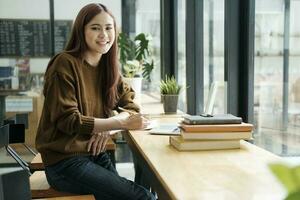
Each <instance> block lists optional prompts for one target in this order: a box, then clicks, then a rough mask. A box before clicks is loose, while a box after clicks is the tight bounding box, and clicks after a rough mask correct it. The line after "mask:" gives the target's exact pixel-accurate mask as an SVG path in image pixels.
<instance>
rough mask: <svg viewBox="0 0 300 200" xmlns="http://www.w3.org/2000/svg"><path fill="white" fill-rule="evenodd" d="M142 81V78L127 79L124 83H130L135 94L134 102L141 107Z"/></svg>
mask: <svg viewBox="0 0 300 200" xmlns="http://www.w3.org/2000/svg"><path fill="white" fill-rule="evenodd" d="M142 79H143V78H140V77H135V78H125V77H124V79H123V80H124V81H125V82H126V83H128V84H129V85H130V86H131V87H132V89H133V90H134V92H135V99H134V102H135V103H137V104H139V105H141V96H142Z"/></svg>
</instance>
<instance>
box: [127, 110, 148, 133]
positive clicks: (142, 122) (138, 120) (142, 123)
mask: <svg viewBox="0 0 300 200" xmlns="http://www.w3.org/2000/svg"><path fill="white" fill-rule="evenodd" d="M148 124H149V121H148V120H147V119H146V118H144V117H143V116H142V115H141V114H134V115H130V116H129V117H127V118H126V119H125V120H124V122H123V125H124V128H125V129H127V130H137V129H144V128H146V127H147V125H148Z"/></svg>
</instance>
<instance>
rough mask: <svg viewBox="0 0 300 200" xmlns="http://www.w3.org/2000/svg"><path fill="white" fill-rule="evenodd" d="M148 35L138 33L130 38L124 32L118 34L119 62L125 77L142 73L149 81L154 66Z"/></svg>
mask: <svg viewBox="0 0 300 200" xmlns="http://www.w3.org/2000/svg"><path fill="white" fill-rule="evenodd" d="M149 42H150V36H147V35H145V34H144V33H140V34H138V35H137V36H135V37H134V39H133V40H132V39H130V37H128V35H126V34H125V33H120V34H119V36H118V47H119V53H120V62H121V64H122V65H123V71H124V76H125V77H129V78H132V77H137V76H140V75H142V76H143V77H144V78H146V79H147V80H148V81H151V78H150V75H151V72H152V70H153V68H154V61H153V58H152V55H151V51H150V47H149Z"/></svg>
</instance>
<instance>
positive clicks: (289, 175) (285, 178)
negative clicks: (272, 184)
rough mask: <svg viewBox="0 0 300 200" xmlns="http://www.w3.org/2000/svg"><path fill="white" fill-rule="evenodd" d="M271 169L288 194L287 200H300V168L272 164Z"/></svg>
mask: <svg viewBox="0 0 300 200" xmlns="http://www.w3.org/2000/svg"><path fill="white" fill-rule="evenodd" d="M270 169H271V171H272V172H273V174H275V176H276V177H277V178H278V179H279V180H280V182H281V183H282V185H283V186H284V187H285V188H286V190H287V192H288V195H287V197H286V198H285V200H298V199H300V166H296V167H289V166H287V165H284V164H271V165H270Z"/></svg>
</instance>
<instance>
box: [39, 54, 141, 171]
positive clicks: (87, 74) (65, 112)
mask: <svg viewBox="0 0 300 200" xmlns="http://www.w3.org/2000/svg"><path fill="white" fill-rule="evenodd" d="M99 73H100V68H99V67H93V66H91V65H89V64H88V63H87V62H85V61H82V60H81V59H78V58H75V57H73V56H72V55H70V54H67V53H61V54H59V55H57V56H56V57H55V58H54V59H52V60H51V61H50V68H49V70H47V72H46V74H45V85H44V96H45V101H44V107H43V111H42V115H41V119H40V122H39V127H38V130H37V136H36V148H37V150H38V151H39V152H40V153H41V155H42V160H43V162H44V164H45V165H46V166H48V165H52V164H55V163H57V162H58V161H60V160H62V159H64V158H67V157H71V156H74V155H88V154H89V153H88V152H87V143H88V141H89V139H90V137H91V133H92V130H93V128H94V117H96V118H103V104H102V93H101V89H100V88H101V87H100V84H101V82H100V80H99ZM118 88H121V89H119V99H118V103H117V105H116V106H122V107H125V108H127V109H132V110H135V111H139V108H138V106H137V105H136V104H134V103H133V98H134V91H133V90H132V89H131V88H130V87H129V86H128V85H127V84H125V83H123V82H122V81H120V82H119V86H118Z"/></svg>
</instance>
